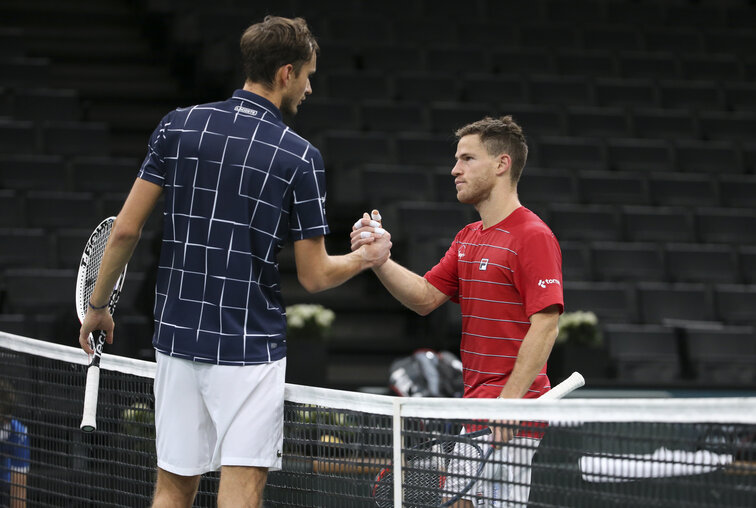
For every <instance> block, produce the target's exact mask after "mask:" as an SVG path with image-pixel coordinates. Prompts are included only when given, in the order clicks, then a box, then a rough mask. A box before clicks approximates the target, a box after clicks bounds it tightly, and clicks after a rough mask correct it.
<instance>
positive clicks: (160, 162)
mask: <svg viewBox="0 0 756 508" xmlns="http://www.w3.org/2000/svg"><path fill="white" fill-rule="evenodd" d="M172 116H173V114H172V113H168V114H167V115H165V116H164V117H163V119H162V120H161V121H160V123H159V124H158V126H157V127H156V128H155V130H154V131H153V132H152V135H151V136H150V142H149V144H148V145H147V156H146V157H145V158H144V161H143V162H142V166H141V168H139V173H138V174H137V176H138V177H139V178H141V179H143V180H147V181H148V182H152V183H154V184H156V185H159V186H161V187H162V186H163V185H164V184H165V173H166V166H165V156H166V147H167V144H168V141H167V137H166V129H167V128H168V127H169V126H170V124H171V117H172Z"/></svg>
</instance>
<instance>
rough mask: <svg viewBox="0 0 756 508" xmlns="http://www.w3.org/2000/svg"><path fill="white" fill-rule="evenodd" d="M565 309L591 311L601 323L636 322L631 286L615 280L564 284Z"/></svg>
mask: <svg viewBox="0 0 756 508" xmlns="http://www.w3.org/2000/svg"><path fill="white" fill-rule="evenodd" d="M564 302H565V311H566V312H574V311H577V310H582V311H591V312H594V313H595V314H596V316H597V317H598V319H599V322H601V323H635V322H636V321H637V319H638V318H637V313H636V310H635V309H636V307H635V301H634V299H633V295H632V291H631V290H630V287H629V286H628V285H626V284H624V283H613V282H570V281H566V282H565V284H564Z"/></svg>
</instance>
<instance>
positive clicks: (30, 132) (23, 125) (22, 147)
mask: <svg viewBox="0 0 756 508" xmlns="http://www.w3.org/2000/svg"><path fill="white" fill-rule="evenodd" d="M36 151H37V138H36V132H35V129H34V122H31V121H28V120H8V119H4V118H0V153H17V154H31V153H35V152H36Z"/></svg>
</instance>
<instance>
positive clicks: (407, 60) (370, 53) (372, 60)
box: [359, 43, 433, 72]
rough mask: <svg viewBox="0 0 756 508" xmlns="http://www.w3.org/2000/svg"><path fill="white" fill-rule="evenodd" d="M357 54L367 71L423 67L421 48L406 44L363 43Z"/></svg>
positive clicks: (405, 69)
mask: <svg viewBox="0 0 756 508" xmlns="http://www.w3.org/2000/svg"><path fill="white" fill-rule="evenodd" d="M359 55H360V57H361V59H362V67H363V68H364V69H365V70H367V71H379V72H401V71H417V70H419V69H423V68H425V61H424V54H423V52H422V51H421V49H420V48H417V47H412V46H408V45H397V44H375V43H370V44H363V45H362V47H361V48H360V50H359ZM431 70H433V69H431Z"/></svg>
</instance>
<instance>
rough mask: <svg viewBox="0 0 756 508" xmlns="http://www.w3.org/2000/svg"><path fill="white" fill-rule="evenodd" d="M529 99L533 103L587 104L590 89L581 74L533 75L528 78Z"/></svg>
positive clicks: (589, 98)
mask: <svg viewBox="0 0 756 508" xmlns="http://www.w3.org/2000/svg"><path fill="white" fill-rule="evenodd" d="M528 89H529V91H530V101H531V102H532V103H534V104H553V105H563V104H572V105H576V106H587V105H590V104H592V102H593V98H592V97H591V90H590V87H589V85H588V83H587V82H586V80H585V78H584V77H582V76H544V75H537V76H533V77H531V78H530V79H529V80H528Z"/></svg>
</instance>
